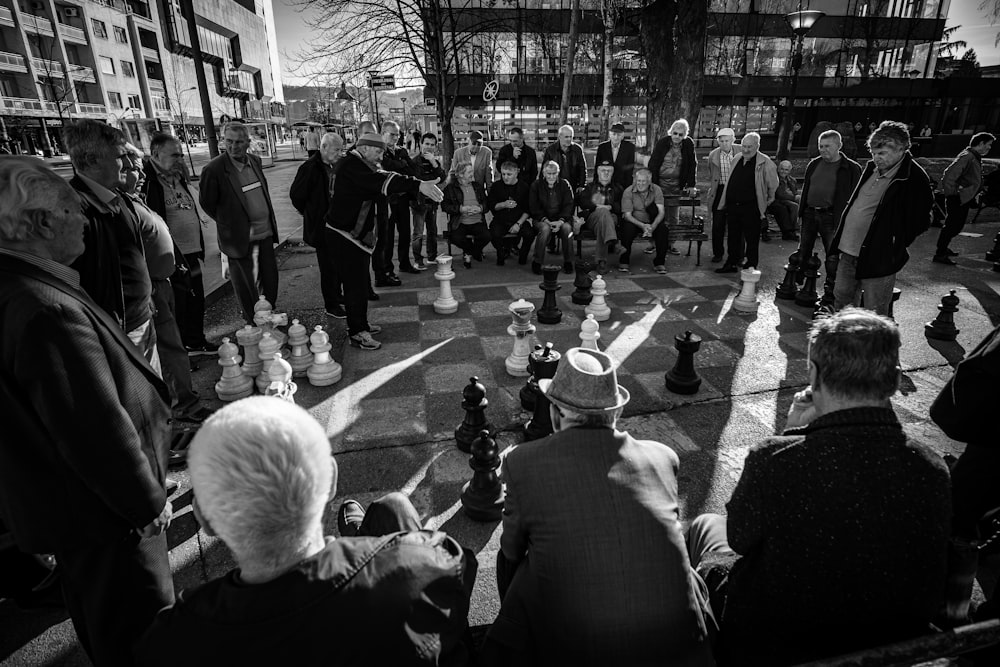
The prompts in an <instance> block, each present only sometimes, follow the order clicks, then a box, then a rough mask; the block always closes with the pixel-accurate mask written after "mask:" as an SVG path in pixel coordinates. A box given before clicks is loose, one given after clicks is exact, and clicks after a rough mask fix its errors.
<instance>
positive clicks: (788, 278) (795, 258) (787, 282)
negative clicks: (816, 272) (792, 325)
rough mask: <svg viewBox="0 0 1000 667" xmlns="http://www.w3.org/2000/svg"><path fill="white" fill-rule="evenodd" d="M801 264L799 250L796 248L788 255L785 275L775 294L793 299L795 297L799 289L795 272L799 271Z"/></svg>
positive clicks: (782, 297) (780, 297)
mask: <svg viewBox="0 0 1000 667" xmlns="http://www.w3.org/2000/svg"><path fill="white" fill-rule="evenodd" d="M800 266H801V262H800V260H799V251H798V250H796V251H795V252H793V253H792V254H791V255H789V256H788V263H787V264H785V277H784V279H783V280H782V281H781V284H780V285H778V289H777V290H776V291H775V296H777V297H778V298H779V299H786V300H791V299H794V298H795V293H796V292H797V291H798V285H797V284H796V283H795V274H797V273H798V272H799V267H800Z"/></svg>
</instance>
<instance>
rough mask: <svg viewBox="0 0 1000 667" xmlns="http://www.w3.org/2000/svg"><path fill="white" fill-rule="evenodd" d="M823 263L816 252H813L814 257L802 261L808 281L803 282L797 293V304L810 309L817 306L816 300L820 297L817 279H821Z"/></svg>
mask: <svg viewBox="0 0 1000 667" xmlns="http://www.w3.org/2000/svg"><path fill="white" fill-rule="evenodd" d="M821 264H822V262H820V261H819V255H817V254H816V253H813V255H812V257H810V258H809V259H807V260H806V261H804V262H803V263H802V270H803V271H804V272H805V274H806V281H805V282H804V283H802V287H801V288H800V289H799V291H798V292H796V293H795V305H796V306H806V307H808V308H810V309H812V308H815V307H816V300H817V299H819V294H817V293H816V281H817V280H818V279H819V267H820V266H821Z"/></svg>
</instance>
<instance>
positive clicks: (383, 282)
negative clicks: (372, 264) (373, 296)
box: [375, 273, 403, 287]
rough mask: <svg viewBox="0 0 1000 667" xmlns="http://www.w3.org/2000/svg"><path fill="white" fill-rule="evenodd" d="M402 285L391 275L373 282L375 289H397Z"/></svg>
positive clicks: (401, 282)
mask: <svg viewBox="0 0 1000 667" xmlns="http://www.w3.org/2000/svg"><path fill="white" fill-rule="evenodd" d="M402 284H403V281H402V280H400V279H399V278H397V277H396V276H394V275H392V274H391V273H390V274H388V275H384V276H382V277H381V278H377V279H376V280H375V287H399V286H400V285H402Z"/></svg>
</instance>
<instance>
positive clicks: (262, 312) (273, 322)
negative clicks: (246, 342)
mask: <svg viewBox="0 0 1000 667" xmlns="http://www.w3.org/2000/svg"><path fill="white" fill-rule="evenodd" d="M253 323H254V324H256V325H257V326H258V327H260V330H261V331H262V332H265V333H270V334H271V335H272V336H274V338H276V339H277V341H278V348H279V349H281V348H283V347H284V346H285V340H286V339H287V338H288V336H287V335H286V334H285V333H284V332H282V331H280V330H279V329H278V325H279V324H288V315H286V314H285V313H275V312H274V307H273V306H272V305H271V302H270V301H268V300H267V297H265V296H264V295H263V294H261V295H260V298H259V299H257V303H255V304H254V306H253Z"/></svg>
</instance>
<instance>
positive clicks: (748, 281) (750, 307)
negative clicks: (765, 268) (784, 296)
mask: <svg viewBox="0 0 1000 667" xmlns="http://www.w3.org/2000/svg"><path fill="white" fill-rule="evenodd" d="M740 278H742V279H743V289H742V290H741V291H740V293H739V296H737V297H736V298H735V299H733V308H734V309H735V310H738V311H739V312H741V313H756V312H757V308H758V307H759V306H760V304H759V303H758V302H757V294H756V291H755V290H756V287H757V283H758V282H760V271H758V270H757V269H743V271H741V272H740Z"/></svg>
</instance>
